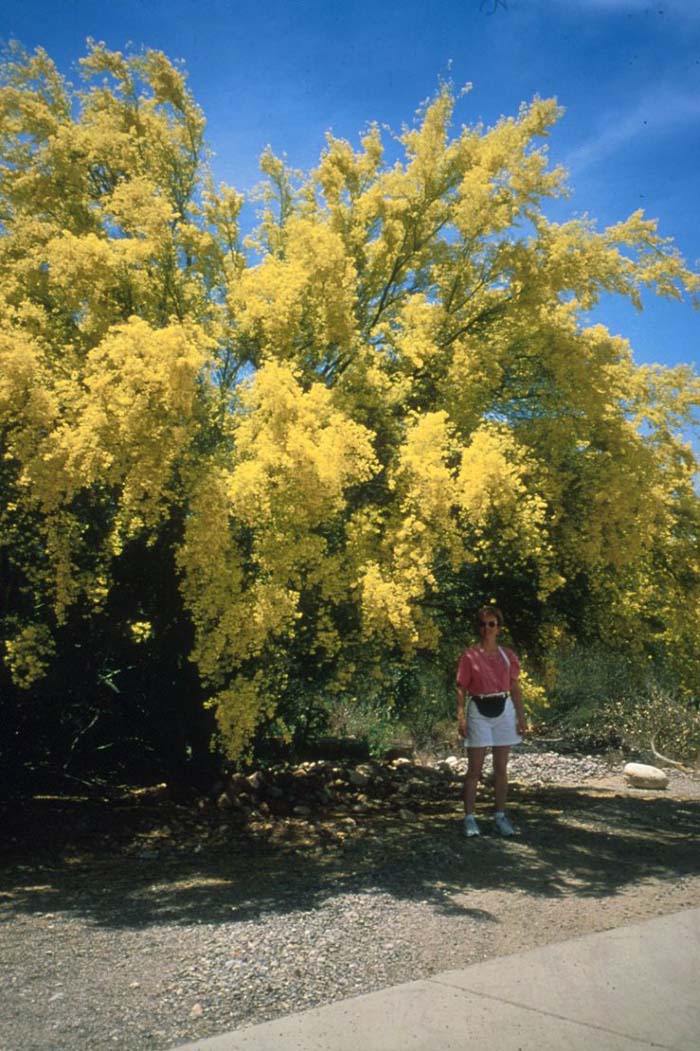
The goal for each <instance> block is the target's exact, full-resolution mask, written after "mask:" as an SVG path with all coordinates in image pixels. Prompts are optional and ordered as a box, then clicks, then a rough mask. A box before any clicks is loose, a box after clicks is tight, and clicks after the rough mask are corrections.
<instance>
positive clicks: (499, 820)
mask: <svg viewBox="0 0 700 1051" xmlns="http://www.w3.org/2000/svg"><path fill="white" fill-rule="evenodd" d="M493 823H494V826H495V828H496V831H497V832H498V834H499V835H501V836H514V835H515V829H514V828H513V826H512V825H511V823H510V821H509V820H508V818H507V817H506V815H505V814H496V816H495V817H494V819H493Z"/></svg>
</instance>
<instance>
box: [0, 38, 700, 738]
mask: <svg viewBox="0 0 700 1051" xmlns="http://www.w3.org/2000/svg"><path fill="white" fill-rule="evenodd" d="M83 72H84V75H85V84H84V86H83V88H82V89H81V90H80V91H79V92H77V93H76V92H73V90H72V89H71V88H70V86H69V85H68V84H67V83H66V82H65V81H64V80H63V79H62V78H61V77H60V75H59V74H58V72H57V71H56V69H55V67H54V66H53V64H52V63H51V61H50V60H49V58H48V56H46V55H45V54H44V53H43V52H41V51H39V52H37V53H36V54H34V55H32V56H27V55H24V54H22V53H21V52H20V51H15V52H14V53H13V54H11V55H10V56H9V59H8V61H7V63H6V67H5V73H4V79H3V82H2V87H1V88H0V106H1V107H2V115H3V121H2V127H3V129H4V130H3V133H2V134H3V139H2V168H0V211H1V214H2V219H1V220H0V221H1V223H2V228H1V234H2V236H1V237H0V356H1V358H2V363H1V368H0V412H1V413H2V442H3V459H2V465H1V467H0V470H1V472H2V475H1V484H2V491H3V497H4V499H3V505H2V512H1V513H2V518H1V520H0V558H2V560H3V565H4V567H5V570H6V573H5V579H6V580H7V581H8V584H7V586H6V587H5V590H4V597H3V607H2V610H1V611H0V612H1V615H2V618H3V621H2V623H3V643H2V644H3V646H4V656H5V665H6V670H5V675H6V683H7V684H8V685H9V684H10V683H11V684H13V685H12V686H11V689H12V690H14V691H15V694H16V695H17V696H24V695H25V694H26V693H27V691H30V690H32V689H34V690H40V689H41V687H40V685H39V683H40V682H41V681H42V677H43V681H47V679H46V677H47V676H48V677H49V679H50V677H51V675H52V671H51V669H52V668H56V667H61V666H62V667H64V668H65V667H75V666H76V662H78V663H79V660H80V654H78V655H77V656H76V651H75V645H76V639H77V638H79V636H80V632H82V631H85V630H86V627H89V629H90V630H93V631H97V632H98V634H99V637H100V640H101V641H100V646H101V647H102V650H103V651H104V653H109V654H110V660H111V661H112V664H111V665H110V668H112V671H109V672H104V671H103V673H102V678H103V680H105V681H109V682H110V683H111V685H112V686H116V687H117V688H119V689H120V691H121V694H122V695H123V694H124V693H125V692H127V687H128V688H129V689H130V690H132V691H136V693H138V695H139V696H140V697H141V698H142V708H144V709H148V710H149V711H150V712H151V717H152V719H151V721H152V722H153V724H154V725H155V726H164V725H165V724H166V723H167V724H168V725H169V726H170V725H172V726H174V725H178V726H180V731H179V738H178V741H179V745H178V747H180V749H181V751H182V750H183V749H184V750H186V749H191V748H192V747H193V745H192V741H193V740H194V738H195V736H196V734H197V731H196V729H193V728H192V726H193V724H195V723H196V724H197V725H198V727H199V729H200V730H201V727H202V726H205V725H206V722H205V717H204V715H203V714H202V712H203V711H206V710H211V711H212V712H213V713H214V714H215V716H216V719H217V722H218V727H219V731H220V734H221V738H222V741H223V743H224V745H225V748H226V750H227V752H228V754H229V756H231V757H232V758H233V759H241V758H242V757H243V756H245V755H246V754H247V752H248V751H249V749H250V748H251V747H252V746H253V745H254V743H255V742H256V740H259V739H260V735H261V734H263V735H264V734H265V733H268V734H269V733H271V732H274V733H276V734H278V735H282V736H283V737H285V736H286V737H290V736H293V735H295V734H298V733H299V732H301V731H300V728H301V729H302V730H303V728H304V726H306V728H307V729H308V728H309V726H310V725H311V723H312V721H313V718H315V717H316V716H318V717H319V718H322V717H323V713H324V712H327V711H328V710H329V708H330V706H332V705H333V704H334V703H335V701H336V700H337V699H338V698H348V697H365V698H371V699H373V700H376V699H378V698H379V699H381V701H382V703H385V704H391V703H394V701H395V700H396V690H397V688H398V687H397V684H400V688H401V690H402V691H405V690H408V691H410V690H411V689H412V686H411V683H412V682H417V681H418V680H419V679H420V669H421V668H422V667H424V666H425V665H426V664H432V665H437V666H441V667H445V668H447V669H449V668H450V667H451V664H452V661H453V659H454V656H455V653H456V650H457V649H458V647H459V646H460V645H461V644H462V643H463V641H464V638H465V636H466V635H467V634H468V631H469V628H468V623H469V614H470V611H471V610H472V609H473V607H474V606H475V605H476V604H479V603H481V602H482V601H483V600H484V599H487V598H494V599H496V600H497V601H498V602H499V604H500V605H501V606H502V607H503V608H504V609H505V611H506V614H507V616H508V618H509V620H510V622H511V623H512V626H513V631H514V634H515V635H516V641H517V642H518V643H519V644H520V645H523V646H525V647H526V648H527V649H529V651H530V653H531V654H532V655H533V656H536V655H537V654H538V652H541V651H542V649H543V648H546V647H547V646H550V645H551V644H552V643H553V642H554V641H556V640H557V639H565V638H567V637H568V638H571V639H576V640H579V641H582V642H584V643H585V641H586V640H588V639H598V638H604V639H605V640H607V642H608V643H609V644H610V645H612V646H618V647H620V648H623V649H626V650H633V651H634V652H635V653H636V654H638V655H640V656H642V655H643V656H649V655H651V656H654V657H655V658H656V659H659V660H661V661H665V662H666V663H668V662H675V671H676V674H677V675H678V676H679V677H680V680H681V681H682V682H683V683H684V684H685V686H686V688H688V689H690V684H691V683H692V682H693V681H697V671H698V666H699V661H700V650H699V649H698V642H697V632H696V631H695V630H694V627H693V624H694V617H695V612H696V610H697V604H698V599H700V556H699V554H698V551H699V550H700V548H699V545H698V520H699V516H700V502H699V500H698V490H697V459H696V457H695V455H694V453H693V450H692V448H691V446H690V445H689V444H688V443H687V441H688V439H687V436H688V433H689V430H690V429H691V428H692V427H693V425H694V423H696V422H697V412H698V406H699V404H700V380H699V378H698V376H697V374H696V373H695V372H694V371H693V370H692V369H690V368H681V369H663V368H648V367H644V368H642V367H639V366H637V365H635V363H634V360H633V356H632V351H631V349H630V347H629V346H628V345H627V343H626V342H625V341H624V340H623V339H621V338H619V337H615V336H612V335H611V334H610V333H609V332H608V331H607V330H606V329H605V328H603V327H602V326H591V325H589V324H587V322H586V312H587V311H589V310H590V309H591V308H592V307H593V306H594V305H595V304H596V303H597V302H598V300H599V299H600V297H601V295H602V294H604V293H617V294H620V295H623V296H626V297H628V298H629V299H631V301H632V302H634V303H635V304H638V305H639V304H640V303H641V297H642V295H643V294H644V293H646V292H647V291H650V292H652V293H656V294H660V295H663V296H667V297H671V298H678V299H680V298H683V297H686V296H688V295H690V296H693V295H695V294H696V293H697V291H698V288H699V287H700V281H699V279H698V276H697V275H696V274H695V273H693V272H692V271H691V270H689V269H688V268H687V267H686V266H685V264H684V262H683V260H682V259H681V258H680V257H679V256H678V254H677V252H676V251H675V250H674V248H673V246H672V245H671V244H670V243H669V242H668V241H667V240H666V239H664V238H663V237H661V235H660V234H659V232H658V230H657V227H656V224H655V222H653V221H651V220H648V219H646V218H645V217H644V216H643V215H642V214H641V213H636V214H634V215H632V216H631V217H629V218H628V219H627V220H625V221H623V222H621V223H619V224H616V225H615V226H613V227H611V228H609V229H606V230H603V231H598V230H597V229H596V228H595V227H594V226H593V225H592V224H591V223H589V222H584V221H580V220H576V221H571V222H568V223H564V224H555V223H552V222H551V221H550V220H548V218H547V216H546V206H547V201H548V200H549V199H551V198H553V197H557V196H560V195H562V194H563V193H564V191H565V173H564V172H563V171H562V170H560V169H558V168H551V167H550V166H549V163H548V157H547V152H546V145H545V143H546V137H547V134H548V131H549V129H550V128H551V127H552V125H553V124H554V122H555V121H556V120H557V119H558V118H559V116H560V111H559V108H558V106H557V104H556V103H555V102H554V101H552V100H541V99H535V100H533V101H532V102H531V103H530V104H528V105H524V106H523V107H522V108H521V110H520V112H519V113H518V115H517V116H515V117H512V118H504V119H502V120H500V121H499V122H498V123H497V124H496V125H495V126H494V127H492V128H483V127H481V126H477V127H464V128H462V129H460V130H459V131H457V132H456V133H453V132H452V129H451V121H452V116H453V111H454V107H455V105H456V101H457V100H456V98H455V95H454V94H453V92H452V91H451V90H450V89H449V88H448V87H442V88H441V89H440V90H439V92H438V93H437V95H436V97H435V98H434V99H433V100H432V101H431V102H429V103H428V104H427V105H426V106H424V107H423V109H422V110H421V111H419V114H418V116H417V119H416V120H415V122H414V124H413V125H412V126H410V127H408V128H405V129H404V130H403V132H402V133H401V134H400V135H399V136H397V137H396V138H395V139H394V140H392V142H391V145H390V153H389V155H387V148H386V145H385V143H384V141H383V139H382V135H381V133H380V131H379V129H378V128H377V127H371V128H370V129H369V130H368V131H367V132H366V133H365V134H364V136H363V137H362V138H361V140H360V143H359V146H358V147H357V148H353V146H352V145H351V144H350V143H348V142H346V141H344V140H340V139H337V138H334V137H332V136H328V138H327V141H326V145H325V148H324V149H323V152H322V154H321V157H320V160H319V164H318V166H317V167H316V168H315V169H313V170H312V171H310V172H309V173H307V174H299V173H295V172H292V171H290V170H288V169H287V168H286V166H285V165H284V163H283V162H282V161H280V160H279V159H278V158H277V157H275V156H274V154H273V153H272V152H271V151H269V150H268V151H266V153H265V154H264V155H263V158H262V160H261V168H262V173H263V184H262V188H261V189H260V191H259V193H258V195H257V196H258V200H259V201H260V202H261V211H260V221H259V225H258V227H257V229H256V230H254V231H252V232H251V233H250V234H249V236H248V238H247V239H244V238H242V237H241V234H240V230H239V223H240V213H241V205H242V197H241V196H240V195H239V194H237V193H236V192H235V191H234V190H231V189H230V188H226V187H219V188H216V187H214V186H213V185H212V183H211V180H210V179H209V178H208V175H207V169H206V157H205V150H204V139H203V132H204V120H203V117H202V114H201V113H200V111H199V109H198V108H197V106H196V104H195V103H194V101H193V99H192V98H191V96H190V94H189V92H188V90H187V87H186V83H185V80H184V76H183V74H182V72H181V71H180V70H179V69H177V68H175V67H174V66H173V65H172V64H171V63H169V62H168V60H167V59H166V58H165V57H164V56H163V55H161V54H158V53H154V52H147V53H145V54H144V55H140V56H123V55H121V54H118V53H113V52H109V51H107V50H106V49H105V48H104V47H103V46H102V45H92V46H91V48H90V50H89V53H88V55H87V57H86V58H85V59H84V60H83ZM67 654H68V655H69V656H67ZM62 662H63V663H62ZM71 662H72V663H71ZM108 663H109V662H108ZM127 664H128V666H129V668H130V669H131V671H130V672H129V674H127V673H126V671H125V670H124V669H125V666H126V665H127ZM154 667H157V668H158V669H159V676H160V678H161V680H162V679H163V676H165V678H167V681H168V689H167V690H166V691H165V696H164V694H163V691H162V690H161V691H160V692H159V688H158V686H157V685H156V684H154V682H153V678H154V676H153V668H154ZM188 668H189V669H190V671H189V672H188V670H187V669H188ZM114 669H116V671H115V670H114ZM192 669H196V681H195V678H194V677H193V675H192ZM109 676H111V679H110V678H109ZM694 676H695V678H693V677H694ZM448 677H449V676H448ZM400 701H401V698H399V703H400ZM185 716H187V717H185ZM201 736H202V735H201V733H200V738H201ZM200 743H201V741H200Z"/></svg>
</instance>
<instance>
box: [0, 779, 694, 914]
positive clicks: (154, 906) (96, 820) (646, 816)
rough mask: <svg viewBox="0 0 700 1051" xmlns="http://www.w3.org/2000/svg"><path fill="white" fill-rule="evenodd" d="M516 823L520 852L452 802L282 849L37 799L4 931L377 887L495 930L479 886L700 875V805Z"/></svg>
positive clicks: (574, 891)
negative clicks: (31, 923) (466, 827)
mask: <svg viewBox="0 0 700 1051" xmlns="http://www.w3.org/2000/svg"><path fill="white" fill-rule="evenodd" d="M511 815H512V817H513V819H514V821H515V823H516V825H517V827H518V828H519V832H520V834H519V835H518V836H517V837H516V838H514V839H512V840H502V839H499V838H497V837H496V836H495V835H489V834H484V835H482V836H481V837H480V838H479V839H478V840H474V839H470V840H466V839H464V838H463V837H462V835H461V819H460V814H459V809H458V804H457V801H456V800H454V799H449V800H443V801H438V802H433V803H426V804H425V805H424V806H423V807H422V808H421V810H420V812H419V813H418V814H417V816H416V819H415V821H411V822H408V821H402V820H399V819H398V817H396V816H395V815H393V814H389V813H386V812H378V813H373V814H368V815H363V816H361V817H360V816H358V817H356V821H357V824H356V826H355V827H353V826H350V825H348V826H347V831H346V833H345V835H344V838H341V835H342V834H340V835H338V834H335V835H333V834H331V832H328V831H327V830H326V828H325V826H324V825H323V824H319V825H316V826H315V827H314V826H310V825H309V824H308V823H304V822H298V823H296V825H295V824H294V823H293V822H291V823H289V825H288V826H287V832H288V838H286V839H285V840H284V841H283V842H276V843H272V842H270V841H269V838H266V837H264V836H262V835H260V836H256V835H253V834H251V833H246V832H245V831H242V830H240V829H239V830H236V829H231V828H225V827H223V828H222V823H223V822H222V818H221V815H220V814H219V813H218V812H217V811H216V810H215V809H214V808H213V807H212V808H204V809H197V808H189V809H188V808H186V807H176V806H174V805H172V804H160V805H157V806H154V805H146V806H144V805H136V804H131V805H125V806H122V807H115V806H114V805H111V806H110V805H108V804H98V803H90V802H88V801H85V800H69V799H45V800H40V799H38V800H34V801H33V802H32V803H31V804H29V805H27V806H25V807H23V808H22V809H15V808H14V807H13V808H12V809H10V808H6V810H5V812H4V813H0V820H2V821H3V825H4V829H5V836H4V846H3V853H2V860H3V862H4V863H3V869H2V874H1V875H0V905H1V906H2V912H3V913H4V915H5V918H6V919H7V918H8V917H11V916H12V915H18V914H21V913H27V914H31V913H34V914H36V913H47V912H50V913H65V914H70V915H73V916H76V917H82V918H83V919H85V920H87V921H88V922H90V923H93V924H95V925H96V926H99V927H104V928H114V929H142V928H145V927H148V926H152V925H158V924H164V923H167V924H183V925H186V924H200V923H209V924H211V923H214V924H216V923H220V922H227V923H231V922H235V921H237V920H249V919H252V918H257V917H260V916H262V915H264V914H269V913H273V912H276V913H286V912H289V911H292V910H304V909H312V908H314V907H315V906H317V905H319V904H320V903H321V902H323V901H326V900H328V899H329V898H332V897H333V896H334V895H337V894H341V893H345V892H352V893H357V892H360V891H373V890H374V891H383V892H386V893H390V894H392V895H394V896H395V897H396V898H397V899H405V900H420V901H423V902H425V901H429V902H432V903H433V904H434V907H435V908H436V909H438V910H440V911H442V912H445V913H452V914H460V915H464V914H467V915H473V916H474V918H475V919H479V920H484V921H488V919H489V915H488V914H486V913H482V912H480V910H478V909H477V910H469V909H468V908H466V907H465V908H462V907H461V906H460V905H459V904H458V903H457V902H456V901H455V898H456V897H457V898H458V896H459V895H461V894H464V892H468V891H474V890H480V889H489V890H490V891H494V890H496V891H497V890H502V891H508V890H517V891H519V892H521V893H526V894H529V895H534V896H536V897H541V898H550V899H552V898H557V899H558V898H562V897H564V896H568V897H570V898H576V897H582V896H584V897H601V896H614V895H616V894H619V893H622V892H623V891H624V890H625V889H627V888H629V887H630V886H631V885H634V884H638V883H639V882H640V881H644V880H647V879H656V880H661V881H665V880H668V881H673V880H677V879H678V878H679V877H683V876H691V875H697V874H699V873H700V851H698V846H697V842H698V836H699V835H700V800H696V799H691V800H678V799H673V798H670V797H668V796H654V797H647V798H644V797H640V796H635V795H633V794H628V793H624V792H623V793H615V792H612V791H603V790H600V789H596V788H595V787H593V786H592V785H591V786H587V785H583V786H580V787H575V788H574V787H561V786H552V787H545V788H539V789H520V791H519V792H518V791H516V792H514V798H513V802H512V807H511ZM484 816H486V812H485V813H484ZM340 820H341V821H342V818H341V819H340ZM484 830H485V832H487V831H488V822H487V821H486V820H485V821H484ZM144 843H147V844H148V845H149V846H148V848H147V849H146V848H144V847H143V844H144ZM477 914H478V915H477Z"/></svg>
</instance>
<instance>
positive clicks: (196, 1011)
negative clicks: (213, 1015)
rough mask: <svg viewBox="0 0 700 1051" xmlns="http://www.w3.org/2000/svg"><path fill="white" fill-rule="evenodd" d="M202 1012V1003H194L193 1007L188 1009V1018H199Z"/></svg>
mask: <svg viewBox="0 0 700 1051" xmlns="http://www.w3.org/2000/svg"><path fill="white" fill-rule="evenodd" d="M203 1014H204V1008H203V1007H202V1005H201V1004H195V1005H194V1007H193V1008H192V1010H191V1011H190V1018H201V1016H202V1015H203Z"/></svg>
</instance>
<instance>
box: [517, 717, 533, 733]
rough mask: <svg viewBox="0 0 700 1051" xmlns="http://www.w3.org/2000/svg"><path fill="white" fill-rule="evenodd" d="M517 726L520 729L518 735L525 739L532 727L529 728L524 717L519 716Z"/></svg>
mask: <svg viewBox="0 0 700 1051" xmlns="http://www.w3.org/2000/svg"><path fill="white" fill-rule="evenodd" d="M516 725H517V727H518V733H519V734H520V735H521V737H524V736H525V734H527V733H529V732H530V727H529V726H528V724H527V719H526V718H525V716H524V715H519V716H518V718H517V722H516Z"/></svg>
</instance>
